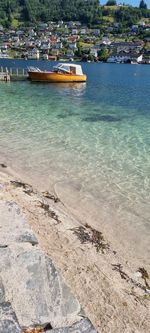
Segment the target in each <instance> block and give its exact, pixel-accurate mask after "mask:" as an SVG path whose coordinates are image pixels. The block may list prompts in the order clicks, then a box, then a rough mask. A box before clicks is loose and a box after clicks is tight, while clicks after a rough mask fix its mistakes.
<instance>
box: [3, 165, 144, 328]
mask: <svg viewBox="0 0 150 333" xmlns="http://www.w3.org/2000/svg"><path fill="white" fill-rule="evenodd" d="M16 180H17V181H18V179H17V178H16V177H15V178H14V177H13V176H10V175H7V174H6V173H4V172H3V171H1V172H0V333H8V332H9V333H11V332H13V333H24V332H27V333H28V332H31V333H32V332H33V333H37V332H42V331H43V332H48V333H49V332H58V333H75V332H76V333H78V332H81V333H82V332H84V333H90V332H91V333H96V330H97V331H98V332H102V333H103V332H104V333H105V332H107V333H108V332H110V333H113V332H114V333H120V332H125V333H128V332H129V333H130V332H134V333H144V332H147V331H149V328H150V317H149V296H150V295H149V291H150V290H149V284H150V283H149V276H148V272H147V267H146V268H145V267H138V263H136V262H134V263H133V265H131V263H129V262H127V261H126V258H123V257H121V256H120V255H119V253H118V252H117V251H116V249H115V248H114V247H113V244H112V243H111V242H110V241H109V239H106V237H105V235H103V234H102V233H101V232H98V231H96V230H94V229H92V228H91V227H90V226H89V225H86V226H83V225H82V224H81V222H80V221H77V220H76V219H75V218H74V217H73V216H71V215H70V213H69V214H68V211H67V209H66V208H65V207H64V205H63V203H62V202H61V201H60V200H59V198H57V197H55V196H54V195H51V194H50V193H48V192H45V193H41V192H39V191H37V190H36V189H33V188H32V186H31V185H28V184H25V183H23V182H21V181H20V182H16ZM140 268H143V269H145V272H146V273H147V276H146V273H145V275H144V274H143V273H141V272H144V271H142V270H140ZM62 276H63V278H62ZM64 281H65V282H64ZM74 295H75V296H74ZM91 323H92V324H91ZM94 327H95V328H94ZM35 328H36V330H35ZM29 329H30V330H29ZM33 329H34V330H33Z"/></svg>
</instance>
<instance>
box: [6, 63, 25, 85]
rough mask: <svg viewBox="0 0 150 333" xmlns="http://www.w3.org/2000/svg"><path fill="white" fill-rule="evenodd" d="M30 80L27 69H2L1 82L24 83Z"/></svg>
mask: <svg viewBox="0 0 150 333" xmlns="http://www.w3.org/2000/svg"><path fill="white" fill-rule="evenodd" d="M27 79H28V72H27V69H24V68H9V69H8V68H7V67H5V68H3V67H2V66H1V67H0V81H5V82H9V81H24V80H27Z"/></svg>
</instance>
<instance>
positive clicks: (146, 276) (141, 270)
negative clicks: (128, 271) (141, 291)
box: [138, 267, 150, 289]
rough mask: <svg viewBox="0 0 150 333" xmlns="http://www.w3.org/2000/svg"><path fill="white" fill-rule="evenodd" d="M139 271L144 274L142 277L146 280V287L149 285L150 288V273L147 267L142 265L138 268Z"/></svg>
mask: <svg viewBox="0 0 150 333" xmlns="http://www.w3.org/2000/svg"><path fill="white" fill-rule="evenodd" d="M138 271H139V272H140V273H141V274H142V279H143V280H144V282H145V285H146V287H147V288H148V289H150V285H149V284H148V282H147V279H149V275H148V273H147V271H146V269H145V268H144V267H140V268H139V269H138Z"/></svg>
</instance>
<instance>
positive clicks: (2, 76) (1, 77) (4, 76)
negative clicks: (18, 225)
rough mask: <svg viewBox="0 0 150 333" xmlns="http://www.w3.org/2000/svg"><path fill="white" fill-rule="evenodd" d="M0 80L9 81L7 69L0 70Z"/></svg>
mask: <svg viewBox="0 0 150 333" xmlns="http://www.w3.org/2000/svg"><path fill="white" fill-rule="evenodd" d="M0 81H3V82H9V81H10V75H9V73H8V72H7V71H5V72H4V71H1V72H0Z"/></svg>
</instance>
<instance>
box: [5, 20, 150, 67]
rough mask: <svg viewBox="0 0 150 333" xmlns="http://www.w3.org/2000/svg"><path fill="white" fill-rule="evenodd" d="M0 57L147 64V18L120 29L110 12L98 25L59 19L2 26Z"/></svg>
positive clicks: (149, 52) (149, 37) (149, 44)
mask: <svg viewBox="0 0 150 333" xmlns="http://www.w3.org/2000/svg"><path fill="white" fill-rule="evenodd" d="M0 58H24V59H37V60H38V59H44V60H68V61H89V62H90V61H104V62H121V63H132V62H133V63H141V62H142V63H145V64H150V18H149V17H148V18H146V19H145V18H141V20H139V22H138V23H137V24H131V26H130V27H128V28H127V29H125V30H124V31H122V30H121V29H120V22H117V21H116V20H112V19H111V18H110V15H108V17H107V16H106V17H105V20H103V22H102V23H99V25H94V24H93V25H91V26H89V24H85V23H81V22H80V21H67V22H64V21H63V20H60V21H58V22H56V21H49V22H47V23H45V22H38V23H36V24H35V23H32V24H30V25H29V26H23V25H22V26H20V27H17V26H16V27H13V26H12V27H10V28H6V27H3V25H0Z"/></svg>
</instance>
